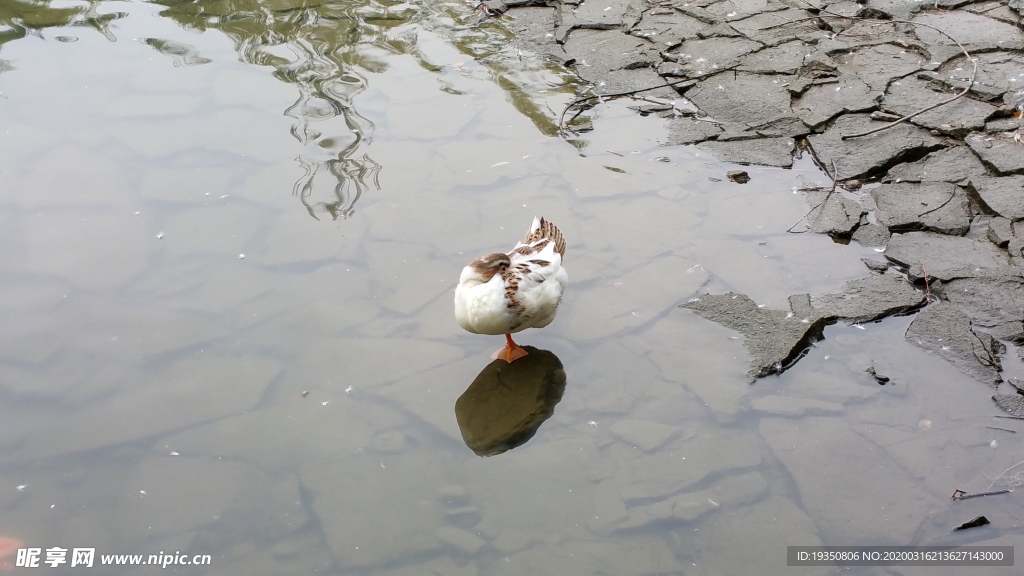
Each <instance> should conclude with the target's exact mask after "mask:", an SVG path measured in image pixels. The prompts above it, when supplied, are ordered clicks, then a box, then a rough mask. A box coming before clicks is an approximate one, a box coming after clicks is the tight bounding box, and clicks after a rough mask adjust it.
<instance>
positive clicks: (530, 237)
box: [516, 217, 565, 258]
mask: <svg viewBox="0 0 1024 576" xmlns="http://www.w3.org/2000/svg"><path fill="white" fill-rule="evenodd" d="M540 240H549V241H551V243H552V244H554V245H555V252H558V254H559V255H560V256H562V257H563V258H564V257H565V238H564V237H563V236H562V231H561V230H559V229H558V227H557V226H555V225H554V224H552V223H551V222H548V221H547V220H545V219H544V218H543V217H541V218H536V217H534V219H533V226H531V227H530V231H529V232H527V233H526V237H525V238H523V242H522V243H523V244H524V245H525V246H523V247H522V248H525V247H527V246H535V245H536V249H537V250H538V251H539V250H540V249H541V248H543V247H544V246H545V245H546V244H547V243H546V242H542V243H540V244H536V243H537V242H538V241H540ZM516 251H517V252H518V251H520V247H517V248H516Z"/></svg>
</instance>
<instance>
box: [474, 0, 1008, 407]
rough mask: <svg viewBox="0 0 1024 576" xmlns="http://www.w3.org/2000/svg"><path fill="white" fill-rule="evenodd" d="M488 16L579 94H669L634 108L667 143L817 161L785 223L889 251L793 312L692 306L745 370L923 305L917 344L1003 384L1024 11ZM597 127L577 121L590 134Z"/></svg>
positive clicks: (773, 160)
mask: <svg viewBox="0 0 1024 576" xmlns="http://www.w3.org/2000/svg"><path fill="white" fill-rule="evenodd" d="M483 6H484V7H485V8H486V11H487V13H488V14H489V15H490V16H492V17H500V18H502V21H503V23H504V24H505V25H506V26H508V27H509V29H510V30H512V31H513V32H515V33H516V34H517V41H518V42H519V43H520V46H521V48H522V49H524V50H530V51H533V52H535V53H538V54H542V55H544V56H546V57H548V58H550V59H552V60H554V61H556V62H558V63H559V64H562V65H565V66H570V67H573V68H574V69H575V71H576V73H577V74H578V75H579V76H580V77H581V78H582V79H583V80H585V81H587V82H589V83H590V90H592V91H591V92H587V93H585V94H583V95H591V94H618V93H621V92H627V91H631V90H638V89H641V88H649V87H652V86H661V87H660V88H658V89H656V90H646V91H644V92H643V96H644V98H645V99H648V100H651V101H652V102H650V103H648V104H642V105H639V106H635V107H633V108H634V109H635V110H636V111H637V112H638V114H639V115H640V116H650V115H657V116H660V117H661V118H663V119H664V121H665V122H666V123H667V127H668V131H669V138H668V140H667V141H666V142H665V144H668V145H695V146H696V147H697V148H698V149H700V150H702V151H706V152H708V153H710V154H711V155H713V156H715V157H716V158H718V159H719V160H723V161H726V162H734V163H737V164H759V165H768V166H777V167H783V168H788V167H790V166H792V163H793V157H794V154H795V153H801V152H807V153H810V154H812V155H813V157H814V158H815V160H816V162H817V163H818V165H819V166H820V167H822V168H823V169H824V170H825V171H826V173H828V174H829V176H830V177H832V178H833V179H834V180H835V181H836V183H837V186H835V187H833V188H831V189H817V190H806V191H805V192H806V193H807V197H808V202H809V206H810V207H811V210H810V211H809V212H808V214H807V216H806V217H805V219H804V220H803V222H802V223H800V225H799V226H797V227H796V228H795V229H794V230H792V231H793V232H807V231H810V232H815V233H823V234H828V235H830V236H832V237H834V238H837V239H840V240H841V241H854V242H858V243H860V244H862V245H865V246H871V247H877V248H878V249H879V251H880V252H881V253H882V256H884V260H882V259H880V260H865V266H866V270H865V272H866V273H870V276H866V277H865V278H863V279H862V280H857V281H853V282H849V283H848V284H847V285H846V287H845V289H844V290H843V291H841V292H840V293H837V294H826V295H807V294H802V295H794V296H792V297H791V298H790V304H791V309H790V310H778V311H775V310H765V309H761V308H758V307H757V306H756V305H755V304H754V303H753V302H752V301H751V300H750V299H749V298H747V297H746V296H743V295H735V294H725V295H706V296H703V297H701V298H700V299H697V300H694V301H692V302H690V303H688V304H686V305H684V307H686V308H689V309H690V310H692V311H694V312H696V313H697V314H700V315H702V316H704V317H706V318H708V319H711V320H713V321H716V322H719V323H721V324H723V325H726V326H729V327H731V328H734V329H736V330H739V331H740V332H742V333H743V334H744V335H745V336H746V342H747V347H748V349H749V350H750V352H751V355H752V357H753V361H752V367H751V371H750V375H751V376H752V377H761V376H765V375H768V374H772V373H777V372H780V371H782V370H785V369H786V367H788V366H789V365H790V364H791V363H793V362H795V361H796V360H797V359H799V357H800V354H801V351H802V350H804V349H806V346H807V343H808V342H810V341H813V340H814V339H815V338H817V337H819V336H820V333H821V330H822V328H823V326H824V325H825V324H827V323H831V322H837V321H844V322H847V323H850V324H856V323H860V322H868V321H876V320H880V319H881V318H884V317H886V316H889V315H893V314H912V313H918V311H919V310H922V311H920V312H919V313H918V316H917V318H916V319H915V320H914V322H913V324H912V325H911V327H910V329H909V330H908V331H907V339H908V340H909V341H910V342H912V343H914V344H916V345H918V346H920V347H922V348H924V349H926V350H929V351H931V352H932V353H934V354H936V355H938V356H939V357H941V358H943V359H945V360H947V361H948V362H950V363H951V364H952V365H953V366H955V367H957V368H958V369H960V370H961V371H962V372H964V373H966V374H968V375H970V376H972V377H973V378H975V379H977V380H979V381H981V382H985V383H987V384H989V385H992V386H994V387H995V386H998V385H999V383H1000V382H1002V377H1001V375H1000V372H1001V370H1002V367H1001V364H1000V356H1001V355H1003V354H1005V353H1006V350H1007V344H1013V345H1018V344H1021V345H1024V268H1021V266H1022V264H1024V225H1022V224H1021V221H1022V220H1024V144H1022V143H1021V142H1020V136H1021V111H1022V110H1024V18H1022V15H1024V2H1020V0H1012V1H1006V0H1002V1H989V2H969V1H965V0H939V1H938V2H931V3H923V2H916V1H912V0H909V1H908V0H868V1H867V2H863V3H856V2H852V1H849V0H842V1H838V2H821V1H815V2H813V3H810V2H806V1H804V0H669V1H664V0H662V1H650V0H585V1H576V0H567V1H566V0H562V1H559V0H544V1H538V0H513V1H504V0H487V1H485V2H484V3H483ZM968 55H969V56H970V59H968ZM975 64H976V65H977V68H976V70H975V66H974V65H975ZM666 84H671V86H665V85H666ZM961 92H963V94H962V96H961V97H959V98H954V97H955V96H957V95H958V94H960V93H961ZM946 100H951V101H950V102H948V103H945V104H943V105H941V106H939V107H937V108H934V109H932V110H929V111H926V112H923V113H920V114H917V115H915V116H913V117H911V118H910V119H909V120H907V121H905V122H902V123H899V124H896V125H893V126H888V127H886V126H887V125H888V124H889V123H891V122H893V121H894V120H897V119H899V118H901V117H903V116H907V115H910V114H913V113H914V112H917V111H919V110H922V109H924V108H927V107H929V106H932V105H935V104H939V103H941V102H944V101H946ZM591 102H593V101H591ZM571 116H572V114H569V115H567V117H571ZM586 117H587V114H586V111H584V113H583V114H582V115H580V116H579V117H577V118H575V119H574V120H573V121H572V122H571V123H570V124H569V126H570V128H572V127H573V125H574V124H575V126H576V127H577V129H589V127H590V123H589V121H588V120H587V118H586ZM882 127H885V128H884V129H882V130H879V131H877V132H875V133H873V134H870V135H866V136H860V137H851V135H853V134H860V133H864V132H868V131H873V130H877V129H879V128H882ZM798 149H799V150H798ZM748 185H750V186H756V185H757V183H756V181H754V182H753V183H752V184H748ZM883 249H884V250H883ZM994 399H995V400H996V403H997V404H998V405H999V406H1001V407H1003V408H1004V409H1005V410H1007V411H1009V412H1011V413H1014V414H1015V415H1018V416H1024V414H1018V413H1017V412H1019V410H1016V411H1015V410H1014V409H1011V408H1008V407H1019V406H1020V405H1021V403H1020V402H1011V401H1010V400H1011V399H1013V396H1012V395H1011V397H1010V398H1004V397H1001V396H1000V395H998V394H997V395H996V396H995V397H994Z"/></svg>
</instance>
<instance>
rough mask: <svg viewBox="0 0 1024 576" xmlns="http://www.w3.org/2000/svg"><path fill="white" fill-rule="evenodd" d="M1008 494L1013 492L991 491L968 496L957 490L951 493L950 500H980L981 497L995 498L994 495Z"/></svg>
mask: <svg viewBox="0 0 1024 576" xmlns="http://www.w3.org/2000/svg"><path fill="white" fill-rule="evenodd" d="M1010 492H1013V490H1005V489H1004V490H992V491H991V492H974V493H973V494H968V493H967V492H964V491H963V490H960V489H957V490H954V491H953V496H951V498H953V500H967V499H968V498H980V497H981V496H995V495H996V494H1009V493H1010Z"/></svg>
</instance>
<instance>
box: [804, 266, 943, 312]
mask: <svg viewBox="0 0 1024 576" xmlns="http://www.w3.org/2000/svg"><path fill="white" fill-rule="evenodd" d="M924 303H925V293H924V292H922V291H921V290H918V289H917V288H914V286H913V285H911V284H910V283H909V282H907V281H906V280H904V279H903V278H900V277H899V276H890V275H887V274H883V275H880V276H868V277H867V278H861V279H859V280H851V281H849V282H847V283H846V285H845V286H844V288H843V291H842V292H840V293H839V294H826V295H824V296H815V297H813V298H811V305H813V306H814V308H815V309H816V310H818V312H819V313H821V314H822V315H823V316H825V317H827V318H829V319H840V320H845V321H847V322H849V323H851V324H860V323H861V322H871V321H872V320H879V319H881V318H885V317H886V316H891V315H893V314H906V313H908V312H911V311H913V310H915V309H917V308H918V307H920V306H922V305H923V304H924Z"/></svg>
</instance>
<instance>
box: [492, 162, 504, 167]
mask: <svg viewBox="0 0 1024 576" xmlns="http://www.w3.org/2000/svg"><path fill="white" fill-rule="evenodd" d="M505 164H508V162H498V163H497V164H495V165H494V166H502V165H505ZM494 166H491V168H494Z"/></svg>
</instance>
